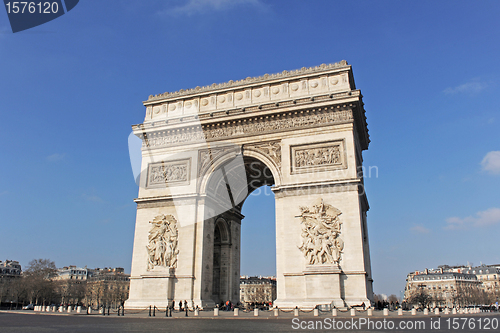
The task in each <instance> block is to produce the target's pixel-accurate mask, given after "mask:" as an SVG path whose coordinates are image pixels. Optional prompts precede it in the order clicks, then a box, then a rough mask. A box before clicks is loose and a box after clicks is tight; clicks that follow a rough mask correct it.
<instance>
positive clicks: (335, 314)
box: [332, 308, 338, 317]
mask: <svg viewBox="0 0 500 333" xmlns="http://www.w3.org/2000/svg"><path fill="white" fill-rule="evenodd" d="M337 315H338V313H337V308H333V309H332V317H337Z"/></svg>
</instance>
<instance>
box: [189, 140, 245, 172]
mask: <svg viewBox="0 0 500 333" xmlns="http://www.w3.org/2000/svg"><path fill="white" fill-rule="evenodd" d="M237 148H238V147H236V146H228V147H217V148H208V149H202V150H200V151H199V153H198V176H200V175H202V174H203V173H205V171H206V170H207V169H208V168H209V167H210V166H211V165H212V164H213V163H214V162H215V160H217V159H218V158H219V157H221V156H222V155H224V154H226V153H228V152H230V151H236V150H237Z"/></svg>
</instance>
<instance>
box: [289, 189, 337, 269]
mask: <svg viewBox="0 0 500 333" xmlns="http://www.w3.org/2000/svg"><path fill="white" fill-rule="evenodd" d="M300 211H301V213H300V215H298V216H297V217H300V219H301V223H302V244H301V245H300V246H299V249H300V250H301V251H302V253H303V254H304V257H305V258H306V260H307V263H308V264H309V265H323V264H337V265H338V264H339V262H340V260H341V254H342V251H343V249H344V241H343V240H342V239H341V238H340V237H339V235H340V228H341V226H342V222H341V221H340V219H339V216H340V215H341V214H342V212H341V211H340V210H338V209H337V208H335V207H333V206H332V205H329V204H325V203H324V202H323V199H321V198H320V199H318V200H317V201H316V202H315V203H314V204H313V205H312V207H311V208H309V207H300Z"/></svg>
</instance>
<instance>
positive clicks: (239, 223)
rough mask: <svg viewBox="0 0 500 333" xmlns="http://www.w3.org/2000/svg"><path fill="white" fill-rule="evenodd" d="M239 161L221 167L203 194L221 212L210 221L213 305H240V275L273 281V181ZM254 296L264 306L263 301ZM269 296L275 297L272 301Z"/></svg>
mask: <svg viewBox="0 0 500 333" xmlns="http://www.w3.org/2000/svg"><path fill="white" fill-rule="evenodd" d="M242 161H243V163H241V160H240V163H238V162H235V160H234V159H233V160H230V161H228V162H227V163H224V164H223V165H221V166H220V167H219V168H218V170H217V171H216V172H214V173H213V176H212V179H210V181H209V182H208V186H207V189H208V190H209V191H207V194H208V195H211V196H212V197H213V199H214V201H216V202H217V204H218V206H219V208H218V209H219V210H220V211H221V212H222V211H223V212H222V213H220V214H216V215H215V216H214V217H212V220H213V224H211V225H212V226H213V227H211V228H213V230H212V232H213V247H212V274H211V276H212V288H211V289H212V290H211V299H212V300H213V301H214V303H215V304H221V303H225V302H226V301H228V300H229V301H231V302H233V303H235V304H236V303H237V302H239V301H240V275H241V272H242V273H243V274H244V275H248V276H275V275H276V228H275V208H274V206H275V204H274V200H275V198H274V194H273V192H272V191H271V186H273V185H274V184H275V180H274V176H273V173H272V172H271V170H270V169H269V167H268V166H267V165H266V164H265V163H264V162H262V161H260V160H259V159H257V158H255V157H251V156H244V157H243V159H242ZM243 207H245V208H244V209H243ZM245 215H246V216H245ZM242 255H243V257H242ZM241 258H242V259H243V260H241ZM242 270H243V271H242ZM275 288H276V284H275V283H274V289H275ZM254 290H255V289H254ZM258 296H259V300H260V301H261V303H263V301H264V299H262V296H263V295H258ZM273 296H275V292H274V294H273V293H271V295H270V298H271V299H270V301H272V297H273ZM267 299H268V298H266V300H267Z"/></svg>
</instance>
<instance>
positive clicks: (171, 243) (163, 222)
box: [146, 215, 179, 271]
mask: <svg viewBox="0 0 500 333" xmlns="http://www.w3.org/2000/svg"><path fill="white" fill-rule="evenodd" d="M149 223H151V224H153V225H152V226H151V229H150V230H149V236H148V245H147V246H146V249H147V251H148V271H149V270H152V269H154V268H155V267H156V266H161V267H167V268H175V267H177V255H178V254H179V250H178V249H177V245H178V238H179V233H178V231H177V220H176V219H175V217H174V216H173V215H158V216H156V217H155V218H154V219H153V221H150V222H149Z"/></svg>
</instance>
